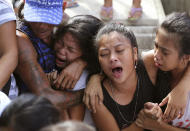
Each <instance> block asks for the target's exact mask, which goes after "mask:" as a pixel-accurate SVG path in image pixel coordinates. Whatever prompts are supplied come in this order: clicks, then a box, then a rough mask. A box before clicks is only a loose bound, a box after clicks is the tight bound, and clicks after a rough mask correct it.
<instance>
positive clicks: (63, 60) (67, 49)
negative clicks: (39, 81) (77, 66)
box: [50, 33, 85, 121]
mask: <svg viewBox="0 0 190 131" xmlns="http://www.w3.org/2000/svg"><path fill="white" fill-rule="evenodd" d="M54 49H55V52H56V54H55V55H56V65H57V67H59V68H61V69H64V68H65V67H66V66H68V65H69V64H70V63H72V62H73V61H75V60H76V59H78V58H80V57H81V56H82V51H81V49H80V47H79V44H78V41H77V39H75V37H74V36H73V35H72V34H71V33H66V34H65V35H64V36H63V37H62V38H61V39H60V40H59V41H58V42H56V43H55V47H54ZM56 73H57V72H56ZM50 75H52V76H50V77H53V78H50V80H52V79H56V78H54V76H55V72H53V73H50ZM56 76H58V75H56ZM65 79H66V78H65ZM84 110H85V109H84V105H81V104H80V105H77V106H74V107H71V108H69V109H68V110H66V111H65V114H64V115H65V116H67V117H64V119H65V120H66V119H72V120H81V121H82V120H83V117H84ZM67 113H68V114H67Z"/></svg>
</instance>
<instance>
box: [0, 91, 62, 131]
mask: <svg viewBox="0 0 190 131" xmlns="http://www.w3.org/2000/svg"><path fill="white" fill-rule="evenodd" d="M58 121H59V112H58V110H57V109H56V108H55V107H54V106H53V104H51V102H50V101H49V100H48V99H46V98H44V97H41V96H35V95H32V94H23V95H21V96H19V97H18V98H16V99H15V100H13V101H12V102H11V103H10V104H9V105H8V106H7V107H6V108H5V110H4V111H3V113H2V115H1V117H0V126H2V127H11V128H12V129H14V131H38V130H39V129H41V128H42V127H44V126H47V125H50V124H54V123H57V122H58Z"/></svg>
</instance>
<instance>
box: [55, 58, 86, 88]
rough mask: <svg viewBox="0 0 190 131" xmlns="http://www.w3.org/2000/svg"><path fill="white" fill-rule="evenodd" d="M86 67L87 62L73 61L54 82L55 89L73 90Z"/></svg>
mask: <svg viewBox="0 0 190 131" xmlns="http://www.w3.org/2000/svg"><path fill="white" fill-rule="evenodd" d="M85 67H86V62H84V61H83V60H81V59H77V60H75V61H73V62H72V63H71V64H69V65H68V66H67V67H65V68H64V69H63V70H62V71H61V73H60V74H59V76H58V78H57V79H56V81H55V82H54V83H55V87H56V88H57V89H59V88H60V89H65V88H66V89H73V88H74V86H75V84H76V83H77V81H78V80H79V78H80V75H81V74H82V72H83V70H84V68H85Z"/></svg>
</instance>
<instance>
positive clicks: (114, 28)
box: [95, 23, 138, 49]
mask: <svg viewBox="0 0 190 131" xmlns="http://www.w3.org/2000/svg"><path fill="white" fill-rule="evenodd" d="M111 32H117V33H119V34H121V35H123V36H124V37H125V38H126V39H128V40H129V41H130V44H131V47H136V48H137V49H138V45H137V40H136V37H135V35H134V33H133V32H132V31H131V30H129V29H128V28H127V26H125V25H124V24H122V23H109V24H107V25H105V26H103V27H102V28H101V29H100V30H99V32H98V34H97V36H96V41H95V44H96V48H98V46H99V45H98V42H99V41H100V39H101V37H102V36H103V35H106V34H109V33H111Z"/></svg>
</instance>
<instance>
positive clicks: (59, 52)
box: [54, 33, 82, 68]
mask: <svg viewBox="0 0 190 131" xmlns="http://www.w3.org/2000/svg"><path fill="white" fill-rule="evenodd" d="M54 49H55V52H56V65H57V66H58V67H59V68H64V67H65V66H67V65H68V64H69V63H71V62H72V61H74V60H76V59H77V58H79V57H80V56H82V51H81V49H80V47H79V45H78V41H77V40H76V39H75V38H74V37H73V36H72V34H71V33H66V34H65V35H64V36H63V37H62V38H61V39H60V40H59V41H58V42H56V43H55V47H54Z"/></svg>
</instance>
